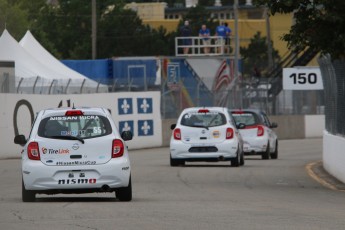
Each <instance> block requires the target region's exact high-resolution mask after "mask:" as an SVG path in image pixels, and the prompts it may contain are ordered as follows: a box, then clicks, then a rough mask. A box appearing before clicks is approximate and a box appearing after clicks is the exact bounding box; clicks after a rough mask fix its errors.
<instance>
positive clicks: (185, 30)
mask: <svg viewBox="0 0 345 230" xmlns="http://www.w3.org/2000/svg"><path fill="white" fill-rule="evenodd" d="M180 35H181V37H190V36H192V28H191V27H190V25H189V21H188V20H186V21H185V22H184V25H183V26H181V28H180ZM182 45H184V46H191V45H192V39H190V38H183V39H182ZM189 48H190V47H183V54H188V53H189Z"/></svg>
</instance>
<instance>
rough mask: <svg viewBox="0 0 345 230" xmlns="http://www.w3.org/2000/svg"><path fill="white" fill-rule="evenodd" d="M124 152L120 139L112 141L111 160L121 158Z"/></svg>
mask: <svg viewBox="0 0 345 230" xmlns="http://www.w3.org/2000/svg"><path fill="white" fill-rule="evenodd" d="M124 150H125V146H124V144H123V142H122V141H121V140H120V139H115V140H113V149H112V151H111V157H112V158H117V157H122V156H123V152H124Z"/></svg>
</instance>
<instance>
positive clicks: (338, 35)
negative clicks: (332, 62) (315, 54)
mask: <svg viewBox="0 0 345 230" xmlns="http://www.w3.org/2000/svg"><path fill="white" fill-rule="evenodd" d="M254 2H255V4H257V5H266V6H267V7H268V8H269V9H270V12H271V14H272V15H274V14H276V13H294V20H295V23H294V25H293V26H292V27H291V29H290V31H289V33H288V34H285V35H284V36H283V37H282V39H283V40H285V41H287V42H288V46H289V48H290V49H304V48H306V47H311V48H314V49H316V50H320V51H321V52H322V53H329V54H330V55H331V56H332V57H333V58H344V54H345V17H344V12H345V1H343V0H286V1H270V0H255V1H254Z"/></svg>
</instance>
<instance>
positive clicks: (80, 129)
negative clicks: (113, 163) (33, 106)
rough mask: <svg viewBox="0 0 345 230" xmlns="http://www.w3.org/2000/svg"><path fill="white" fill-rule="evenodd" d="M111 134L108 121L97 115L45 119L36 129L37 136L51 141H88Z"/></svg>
mask: <svg viewBox="0 0 345 230" xmlns="http://www.w3.org/2000/svg"><path fill="white" fill-rule="evenodd" d="M111 132H112V129H111V125H110V123H109V121H108V119H107V118H106V117H104V116H99V115H85V116H52V117H47V118H45V119H43V120H42V121H41V123H40V125H39V128H38V135H39V136H41V137H45V138H53V139H65V138H62V137H68V136H73V137H76V138H79V139H88V138H96V137H101V136H105V135H109V134H110V133H111ZM66 139H67V138H66Z"/></svg>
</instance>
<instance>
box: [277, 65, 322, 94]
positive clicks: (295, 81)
mask: <svg viewBox="0 0 345 230" xmlns="http://www.w3.org/2000/svg"><path fill="white" fill-rule="evenodd" d="M283 89H285V90H320V89H323V83H322V76H321V72H320V68H319V67H298V68H284V69H283Z"/></svg>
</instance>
